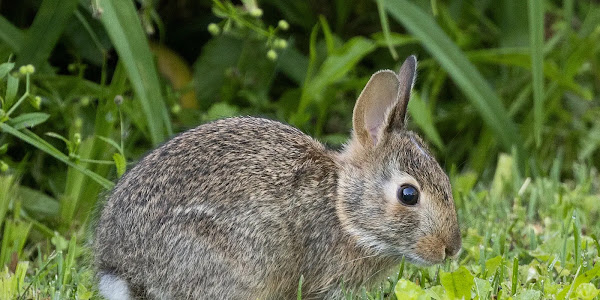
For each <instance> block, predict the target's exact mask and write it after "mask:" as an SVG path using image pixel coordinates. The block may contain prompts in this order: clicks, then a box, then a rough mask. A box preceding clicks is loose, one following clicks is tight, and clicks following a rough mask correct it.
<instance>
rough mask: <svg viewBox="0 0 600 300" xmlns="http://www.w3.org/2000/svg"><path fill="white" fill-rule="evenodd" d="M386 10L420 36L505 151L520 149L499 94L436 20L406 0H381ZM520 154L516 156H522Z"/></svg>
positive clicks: (519, 143) (516, 134)
mask: <svg viewBox="0 0 600 300" xmlns="http://www.w3.org/2000/svg"><path fill="white" fill-rule="evenodd" d="M384 3H385V8H386V10H387V11H388V12H389V13H390V14H391V16H392V17H393V18H394V19H395V20H396V21H397V22H399V23H401V24H403V25H404V26H405V27H406V28H407V29H408V31H410V32H411V33H412V34H413V35H414V36H416V37H417V38H419V39H420V40H421V42H422V43H423V46H424V47H425V48H426V49H427V50H428V51H429V52H430V53H431V54H432V55H433V57H434V58H435V59H436V60H437V61H438V62H439V63H440V65H441V66H442V67H443V68H444V69H445V70H446V72H448V74H449V75H450V76H451V77H452V79H453V80H454V81H455V82H456V84H457V85H458V87H459V88H460V89H461V90H462V91H463V92H464V93H465V95H466V96H467V98H468V99H469V101H470V102H471V103H472V104H473V106H475V108H476V109H477V110H478V111H479V113H480V115H481V117H482V118H483V120H484V121H485V123H486V124H487V125H488V126H489V127H490V128H491V129H492V130H493V132H494V133H495V135H496V136H497V138H498V139H499V141H500V144H501V145H502V146H503V148H504V149H505V150H506V151H510V150H511V148H512V146H513V145H515V146H516V147H518V149H519V151H518V152H519V153H522V152H523V150H522V144H521V142H520V139H521V138H520V135H519V132H518V131H517V126H516V124H515V123H514V122H513V121H512V120H511V119H510V117H509V115H508V112H507V111H506V109H505V108H504V106H503V104H502V101H501V100H500V97H499V96H498V94H496V92H494V90H492V88H491V87H490V86H489V84H488V83H487V82H486V81H485V79H484V78H483V76H482V75H481V74H480V73H479V71H478V70H477V69H476V68H475V67H474V66H473V65H472V64H471V62H469V60H468V59H467V57H466V56H465V54H464V53H463V52H462V51H461V50H460V49H459V48H458V46H457V45H456V44H455V43H454V42H452V40H450V38H449V37H448V36H447V35H446V34H445V33H444V31H443V30H442V29H441V28H440V27H439V26H438V25H437V23H436V21H435V20H434V19H433V18H432V17H430V16H429V15H427V14H426V13H424V12H423V11H422V10H421V9H419V8H418V7H417V6H416V5H415V4H413V3H412V2H409V1H406V0H384ZM522 156H523V155H520V157H519V159H523V157H522Z"/></svg>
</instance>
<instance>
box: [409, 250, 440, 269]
mask: <svg viewBox="0 0 600 300" xmlns="http://www.w3.org/2000/svg"><path fill="white" fill-rule="evenodd" d="M403 257H404V259H405V260H406V261H408V262H409V263H411V264H413V265H418V266H423V267H429V266H433V265H435V264H439V263H440V262H442V261H443V260H442V261H437V260H436V261H432V260H428V259H425V258H423V257H421V256H419V255H417V254H413V253H408V254H405V255H403Z"/></svg>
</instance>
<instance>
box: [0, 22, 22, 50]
mask: <svg viewBox="0 0 600 300" xmlns="http://www.w3.org/2000/svg"><path fill="white" fill-rule="evenodd" d="M24 38H25V35H24V34H23V33H22V32H21V30H19V28H17V27H16V26H15V25H13V24H12V23H10V22H9V21H8V20H7V19H6V18H5V17H4V16H0V41H2V42H4V43H6V44H7V45H8V46H9V47H10V49H11V50H12V51H13V52H16V53H18V52H19V50H21V45H23V40H24Z"/></svg>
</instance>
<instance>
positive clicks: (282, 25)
mask: <svg viewBox="0 0 600 300" xmlns="http://www.w3.org/2000/svg"><path fill="white" fill-rule="evenodd" d="M277 27H279V28H281V30H288V29H290V24H289V23H288V22H287V21H286V20H279V23H277Z"/></svg>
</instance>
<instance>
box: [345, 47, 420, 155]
mask: <svg viewBox="0 0 600 300" xmlns="http://www.w3.org/2000/svg"><path fill="white" fill-rule="evenodd" d="M416 67H417V60H416V58H415V56H413V55H411V56H409V57H408V58H407V59H406V60H405V61H404V63H403V64H402V67H401V68H400V72H399V74H396V73H394V72H393V71H390V70H383V71H379V72H377V73H375V74H373V76H371V79H370V80H369V82H367V85H366V86H365V88H364V89H363V91H362V92H361V93H360V96H359V97H358V100H357V101H356V105H355V106H354V113H353V115H352V126H353V129H354V135H355V138H356V139H358V142H359V143H360V144H361V145H362V146H363V147H365V148H369V147H371V146H373V145H375V144H377V142H378V141H379V140H381V137H382V135H383V134H384V133H385V132H386V131H392V130H394V129H402V128H404V119H405V116H406V108H407V105H408V100H409V99H410V92H411V90H412V87H413V84H414V81H415V76H416ZM384 129H385V130H384Z"/></svg>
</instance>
